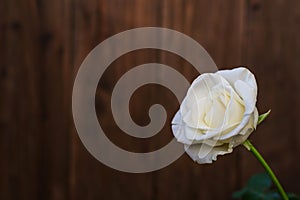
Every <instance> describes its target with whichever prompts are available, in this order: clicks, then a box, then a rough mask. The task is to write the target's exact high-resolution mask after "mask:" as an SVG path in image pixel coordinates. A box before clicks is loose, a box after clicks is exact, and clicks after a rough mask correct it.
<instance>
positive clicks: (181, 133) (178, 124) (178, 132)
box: [172, 111, 192, 144]
mask: <svg viewBox="0 0 300 200" xmlns="http://www.w3.org/2000/svg"><path fill="white" fill-rule="evenodd" d="M185 127H186V125H185V124H184V122H183V121H182V118H181V114H180V111H178V112H177V113H176V114H175V116H174V118H173V120H172V132H173V135H174V136H175V138H176V139H177V141H178V142H181V143H183V144H192V140H189V139H188V138H187V137H186V136H185Z"/></svg>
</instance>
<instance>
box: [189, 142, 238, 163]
mask: <svg viewBox="0 0 300 200" xmlns="http://www.w3.org/2000/svg"><path fill="white" fill-rule="evenodd" d="M232 150H233V149H232V147H231V146H229V145H228V144H225V145H222V146H218V147H211V146H209V145H206V144H194V145H191V146H187V145H185V151H186V153H187V154H188V155H189V156H190V157H191V158H192V159H193V160H194V161H196V162H197V163H199V164H204V163H212V161H213V160H214V161H215V160H217V156H218V155H224V154H227V153H231V152H232Z"/></svg>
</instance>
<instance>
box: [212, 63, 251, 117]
mask: <svg viewBox="0 0 300 200" xmlns="http://www.w3.org/2000/svg"><path fill="white" fill-rule="evenodd" d="M216 74H219V75H221V76H222V77H224V78H225V79H226V80H227V81H228V82H229V83H230V84H231V85H232V86H233V87H234V89H235V90H236V92H237V93H238V94H239V95H240V97H242V99H243V100H244V102H245V105H246V111H245V114H250V113H252V112H253V111H254V108H255V104H256V97H257V84H256V80H255V77H254V75H253V74H252V73H251V72H250V71H249V70H248V69H246V68H244V67H239V68H235V69H232V70H220V71H218V72H216Z"/></svg>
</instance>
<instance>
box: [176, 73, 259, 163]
mask: <svg viewBox="0 0 300 200" xmlns="http://www.w3.org/2000/svg"><path fill="white" fill-rule="evenodd" d="M256 97H257V85H256V80H255V77H254V75H253V74H252V73H251V72H250V71H249V70H248V69H246V68H243V67H240V68H235V69H232V70H220V71H218V72H216V73H206V74H201V75H200V76H199V77H197V78H196V79H195V80H194V81H193V83H192V85H191V87H190V88H189V89H188V91H187V95H186V96H185V98H184V99H183V102H182V104H181V105H180V109H179V111H178V112H177V113H176V114H175V117H174V119H173V120H172V130H173V134H174V136H175V137H176V139H177V141H178V142H180V143H183V144H184V148H185V151H186V152H187V154H188V155H189V156H190V157H191V158H192V159H193V160H194V161H196V162H198V163H212V161H213V160H216V159H217V156H218V155H224V154H227V153H231V152H232V151H233V148H234V147H236V146H238V145H240V144H242V143H243V142H244V141H245V140H246V139H247V138H248V137H249V135H250V134H251V133H252V132H253V130H254V129H255V128H256V125H257V120H258V112H257V109H256V106H255V104H256Z"/></svg>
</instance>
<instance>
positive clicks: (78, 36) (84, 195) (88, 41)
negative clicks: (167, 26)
mask: <svg viewBox="0 0 300 200" xmlns="http://www.w3.org/2000/svg"><path fill="white" fill-rule="evenodd" d="M158 2H159V1H140V0H130V1H107V0H102V1H91V0H90V1H84V2H83V1H76V6H75V57H74V58H75V66H76V69H78V67H79V65H80V64H81V62H82V60H83V59H84V57H85V56H86V55H87V53H89V51H91V50H92V49H93V48H94V47H95V46H96V45H98V44H99V43H100V42H101V41H103V40H104V39H106V38H108V37H109V36H112V35H114V34H116V33H119V32H121V31H125V30H128V29H131V28H135V27H140V26H158V16H157V15H158V12H159V10H158V7H157V6H158ZM150 61H151V62H157V61H158V60H157V53H156V52H155V51H151V50H149V51H147V52H142V51H138V52H135V53H133V54H127V55H124V56H121V57H120V58H119V59H118V60H116V61H115V62H114V63H113V64H112V65H111V66H110V67H109V69H108V70H107V71H106V72H105V74H104V75H103V77H102V79H101V80H100V83H99V86H98V89H97V94H96V109H97V113H98V118H99V122H100V124H101V125H102V127H103V129H104V131H105V132H106V133H107V136H108V137H109V139H111V140H112V141H113V142H114V143H115V144H116V145H118V146H120V147H122V148H124V149H128V150H130V151H137V152H140V151H146V152H147V151H148V150H149V149H151V148H152V146H151V144H154V143H153V142H152V143H151V144H147V142H143V141H142V140H138V139H135V138H132V137H130V136H128V135H126V134H125V133H123V132H122V131H121V130H120V129H119V128H118V127H117V126H116V124H115V123H114V120H113V118H112V114H111V109H110V98H111V93H112V89H113V86H114V84H115V83H116V81H118V79H119V78H120V77H121V76H122V75H123V74H124V73H125V72H126V71H127V70H128V69H130V68H132V67H134V66H136V65H138V64H143V63H147V62H150ZM142 90H143V89H142ZM153 90H154V89H147V88H146V89H145V90H144V91H141V92H142V95H137V96H136V97H135V98H133V101H134V102H133V103H134V105H135V108H134V109H132V114H133V118H134V119H135V120H137V123H141V124H145V123H147V120H148V116H147V112H148V110H147V105H149V104H151V102H152V99H153V94H152V93H153ZM151 91H152V92H151ZM149 97H150V98H149ZM140 110H143V111H145V112H141V111H140ZM71 178H72V184H73V186H72V199H95V198H98V199H123V198H128V199H145V200H146V199H155V197H154V195H155V194H154V193H153V187H154V186H153V184H155V183H154V182H153V175H152V174H151V173H149V174H128V173H124V172H119V171H116V170H114V169H111V168H109V167H107V166H104V165H103V164H101V163H100V162H98V161H97V160H95V159H94V158H93V157H92V156H91V155H90V154H89V153H88V152H87V150H86V149H85V147H84V146H83V145H82V143H81V141H80V140H79V138H78V136H77V134H76V133H75V132H74V134H73V144H72V177H71Z"/></svg>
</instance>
